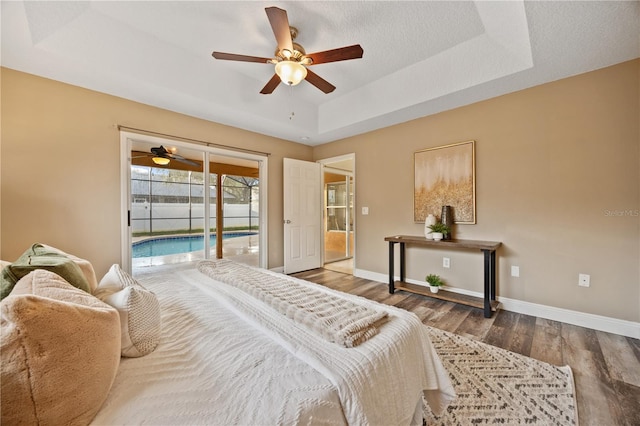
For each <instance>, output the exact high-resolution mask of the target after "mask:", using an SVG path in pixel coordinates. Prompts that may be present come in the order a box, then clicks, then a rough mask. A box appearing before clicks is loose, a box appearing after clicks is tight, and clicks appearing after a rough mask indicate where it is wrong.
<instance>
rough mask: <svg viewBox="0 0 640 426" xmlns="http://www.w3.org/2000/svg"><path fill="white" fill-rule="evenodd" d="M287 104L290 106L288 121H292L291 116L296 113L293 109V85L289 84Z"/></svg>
mask: <svg viewBox="0 0 640 426" xmlns="http://www.w3.org/2000/svg"><path fill="white" fill-rule="evenodd" d="M289 105H290V107H291V114H290V115H289V121H293V117H294V116H295V115H296V113H295V111H294V110H293V86H289Z"/></svg>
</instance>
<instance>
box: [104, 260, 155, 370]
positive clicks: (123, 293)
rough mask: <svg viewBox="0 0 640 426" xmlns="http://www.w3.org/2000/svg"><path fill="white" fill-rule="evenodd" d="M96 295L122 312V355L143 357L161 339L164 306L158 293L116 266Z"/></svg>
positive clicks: (110, 271) (107, 275) (106, 276)
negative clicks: (154, 292) (161, 316)
mask: <svg viewBox="0 0 640 426" xmlns="http://www.w3.org/2000/svg"><path fill="white" fill-rule="evenodd" d="M94 295H95V296H96V297H98V298H99V299H100V300H102V301H103V302H105V303H108V304H109V305H111V306H113V307H114V308H116V309H117V310H118V312H119V313H120V329H121V334H122V356H126V357H140V356H144V355H147V354H149V353H151V352H153V350H154V349H155V348H156V346H157V345H158V342H159V340H160V331H161V322H160V303H159V302H158V298H157V297H156V295H155V294H153V293H152V292H150V291H149V290H147V289H146V288H144V287H143V286H142V285H140V284H139V283H138V282H137V281H136V280H135V279H134V278H133V277H132V276H131V275H129V274H127V273H126V272H125V271H123V270H122V268H120V265H118V264H114V265H113V266H111V268H110V269H109V272H107V274H106V275H105V276H104V277H103V278H102V280H100V284H99V285H98V288H97V289H96V291H95V292H94Z"/></svg>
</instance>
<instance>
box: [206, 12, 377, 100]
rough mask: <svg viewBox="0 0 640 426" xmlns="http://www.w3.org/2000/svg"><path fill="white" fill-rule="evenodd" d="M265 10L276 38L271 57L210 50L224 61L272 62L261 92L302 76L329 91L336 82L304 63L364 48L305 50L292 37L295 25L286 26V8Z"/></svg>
mask: <svg viewBox="0 0 640 426" xmlns="http://www.w3.org/2000/svg"><path fill="white" fill-rule="evenodd" d="M265 11H266V12H267V17H268V18H269V23H270V24H271V29H272V30H273V34H274V35H275V37H276V41H277V42H278V47H277V48H276V52H275V57H274V58H262V57H258V56H246V55H237V54H234V53H224V52H213V54H212V55H213V57H214V58H216V59H223V60H227V61H242V62H258V63H263V64H273V65H275V74H274V75H273V77H271V80H269V82H268V83H267V84H266V85H265V86H264V87H263V88H262V90H261V91H260V93H262V94H264V95H268V94H270V93H272V92H273V91H274V90H275V88H276V87H278V85H279V84H280V82H283V83H284V84H287V85H289V86H295V85H296V84H298V83H300V82H301V81H302V80H307V81H308V82H309V83H311V84H313V85H314V86H316V87H317V88H318V89H320V90H322V91H323V92H324V93H331V92H333V91H334V90H335V86H334V85H332V84H331V83H329V82H328V81H326V80H325V79H323V78H322V77H320V76H319V75H318V74H316V73H314V72H313V71H311V70H310V69H308V68H307V67H308V66H311V65H318V64H326V63H328V62H337V61H346V60H348V59H358V58H362V54H363V53H364V50H363V49H362V47H360V45H359V44H354V45H353V46H346V47H340V48H338V49H331V50H325V51H323V52H317V53H311V54H307V53H306V52H305V50H304V48H303V47H302V46H301V45H300V44H298V43H296V42H294V41H293V40H295V38H296V36H297V35H298V30H297V29H296V28H295V27H290V26H289V19H288V18H287V11H286V10H284V9H280V8H277V7H275V6H274V7H267V8H265Z"/></svg>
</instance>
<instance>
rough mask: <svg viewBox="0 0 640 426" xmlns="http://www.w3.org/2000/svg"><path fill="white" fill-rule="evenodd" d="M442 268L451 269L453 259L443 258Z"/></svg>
mask: <svg viewBox="0 0 640 426" xmlns="http://www.w3.org/2000/svg"><path fill="white" fill-rule="evenodd" d="M442 267H443V268H450V267H451V259H449V258H448V257H443V258H442Z"/></svg>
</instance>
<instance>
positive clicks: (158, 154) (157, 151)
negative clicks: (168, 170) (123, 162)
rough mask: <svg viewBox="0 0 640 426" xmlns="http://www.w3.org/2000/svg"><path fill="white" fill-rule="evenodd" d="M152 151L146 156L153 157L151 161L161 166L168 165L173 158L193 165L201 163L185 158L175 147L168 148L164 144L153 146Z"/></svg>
mask: <svg viewBox="0 0 640 426" xmlns="http://www.w3.org/2000/svg"><path fill="white" fill-rule="evenodd" d="M150 151H151V152H150V153H148V154H147V153H145V155H144V156H146V157H151V161H153V162H154V163H155V164H158V165H160V166H166V165H167V164H169V162H171V160H176V161H180V162H181V163H184V164H189V165H191V166H200V164H198V163H196V162H195V161H191V160H189V159H187V158H184V157H183V156H181V155H178V154H176V152H175V151H176V149H175V148H169V149H167V148H165V147H164V146H162V145H160V146H157V147H153V148H151V150H150ZM134 158H138V157H134Z"/></svg>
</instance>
